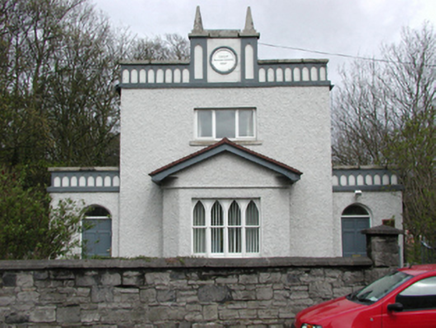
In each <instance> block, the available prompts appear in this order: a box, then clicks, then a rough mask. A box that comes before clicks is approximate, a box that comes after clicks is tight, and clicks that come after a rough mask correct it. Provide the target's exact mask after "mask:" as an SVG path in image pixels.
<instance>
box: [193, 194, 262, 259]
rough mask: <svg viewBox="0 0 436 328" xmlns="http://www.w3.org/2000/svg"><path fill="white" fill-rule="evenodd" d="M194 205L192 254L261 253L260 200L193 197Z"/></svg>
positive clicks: (234, 254) (242, 254)
mask: <svg viewBox="0 0 436 328" xmlns="http://www.w3.org/2000/svg"><path fill="white" fill-rule="evenodd" d="M193 206H194V208H193V221H192V222H193V224H192V251H193V254H203V255H206V256H224V257H226V256H229V257H230V256H233V257H234V256H256V255H259V253H260V216H259V209H258V200H250V199H236V200H233V199H201V200H194V202H193Z"/></svg>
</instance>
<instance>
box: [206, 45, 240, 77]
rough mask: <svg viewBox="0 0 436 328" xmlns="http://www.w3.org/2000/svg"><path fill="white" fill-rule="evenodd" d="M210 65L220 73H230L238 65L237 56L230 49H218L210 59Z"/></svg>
mask: <svg viewBox="0 0 436 328" xmlns="http://www.w3.org/2000/svg"><path fill="white" fill-rule="evenodd" d="M210 64H211V65H212V67H213V69H214V70H215V71H217V72H218V73H221V74H227V73H230V72H231V71H233V70H234V69H235V67H236V64H237V59H236V54H235V52H234V51H233V50H232V49H230V48H225V47H221V48H217V49H215V50H214V52H213V53H212V56H211V57H210Z"/></svg>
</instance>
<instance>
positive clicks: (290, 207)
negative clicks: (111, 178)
mask: <svg viewBox="0 0 436 328" xmlns="http://www.w3.org/2000/svg"><path fill="white" fill-rule="evenodd" d="M196 107H212V108H220V107H223V108H228V107H255V108H256V109H257V132H258V133H257V140H258V141H259V142H258V143H257V144H256V145H254V144H253V145H247V146H246V147H248V148H250V149H252V150H254V151H256V152H259V153H261V154H263V155H266V156H268V157H271V158H273V159H275V160H278V161H280V162H283V163H285V164H287V165H290V166H292V167H294V168H296V169H299V170H300V171H302V172H303V175H302V177H301V180H300V181H298V182H297V183H296V184H295V185H294V186H293V187H291V188H289V189H288V190H286V195H287V194H288V193H289V194H290V196H289V197H287V196H286V202H283V204H281V205H280V206H286V209H284V210H283V211H284V212H283V213H289V215H287V214H286V216H287V218H286V220H285V219H284V220H283V221H282V222H280V227H279V226H278V225H276V226H275V227H274V229H275V228H276V227H277V228H278V229H284V231H289V232H290V235H289V237H288V238H287V240H286V241H285V242H284V244H283V245H284V247H282V248H281V250H280V254H283V255H290V256H332V255H333V254H334V245H333V226H334V225H333V215H332V191H331V190H332V185H331V154H330V109H329V88H328V87H275V88H221V89H218V88H205V89H189V88H187V89H123V91H122V112H121V129H122V134H121V175H120V178H121V186H120V217H121V218H122V219H121V220H120V224H119V226H120V249H119V255H120V256H139V255H145V256H163V255H164V247H163V245H164V239H165V238H167V237H168V238H174V237H173V236H168V235H167V234H166V233H165V236H163V234H162V231H163V229H164V226H165V225H164V222H166V221H165V220H166V218H167V216H166V217H165V218H164V219H162V217H163V204H164V203H163V199H162V190H161V188H160V187H159V186H157V185H156V184H154V183H153V182H152V181H151V178H150V177H149V176H148V174H149V173H150V172H152V171H154V170H156V169H158V168H160V167H162V166H164V165H166V164H168V163H170V162H173V161H175V160H178V159H180V158H181V157H184V156H186V155H189V154H191V153H193V152H195V151H198V150H200V149H201V148H199V147H196V146H191V145H190V142H191V141H193V140H194V108H196ZM192 181H195V182H197V181H198V184H201V183H202V181H201V179H199V175H196V176H194V177H193V180H192ZM171 193H172V194H174V197H175V201H174V204H175V206H176V205H177V201H178V202H179V203H180V204H181V205H180V207H179V209H180V210H178V209H177V208H174V209H171V208H168V206H169V205H167V202H165V211H166V212H165V213H177V212H178V211H186V208H187V205H186V204H188V203H189V204H191V199H190V197H191V195H189V194H188V193H181V192H176V191H172V192H171ZM220 193H222V194H223V196H224V195H225V194H226V193H227V195H228V196H231V195H229V194H228V192H227V191H226V190H221V191H220ZM192 197H194V196H193V195H192ZM247 197H248V196H247ZM265 197H266V196H265ZM270 197H271V198H274V197H277V199H280V198H283V194H282V193H279V195H276V194H274V195H271V196H270ZM166 201H167V200H166ZM265 202H266V204H262V210H265V207H266V206H277V204H275V203H274V202H275V200H272V201H271V205H269V201H266V200H265ZM285 203H286V204H285ZM280 206H279V207H280ZM183 213H184V214H183ZM183 213H182V214H183V215H186V213H185V212H183ZM189 215H191V214H189ZM181 216H182V215H181ZM179 224H180V223H179ZM182 230H183V228H182ZM167 231H172V232H171V233H174V230H167ZM189 231H190V228H189ZM183 233H186V231H184V232H183ZM180 238H181V237H180V236H179V238H178V240H179V243H181V242H180ZM183 242H184V241H183ZM181 247H182V249H185V248H183V247H185V246H183V245H182V246H181ZM270 254H271V255H272V256H275V254H273V251H272V250H271V253H270ZM165 255H166V256H167V255H168V256H170V255H174V256H176V255H178V254H169V253H167V252H166V251H165Z"/></svg>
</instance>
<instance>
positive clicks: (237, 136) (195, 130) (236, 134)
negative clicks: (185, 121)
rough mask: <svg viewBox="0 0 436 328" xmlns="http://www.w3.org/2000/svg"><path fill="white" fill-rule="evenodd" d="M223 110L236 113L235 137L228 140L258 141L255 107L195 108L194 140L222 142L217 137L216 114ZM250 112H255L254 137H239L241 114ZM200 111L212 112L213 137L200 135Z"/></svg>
mask: <svg viewBox="0 0 436 328" xmlns="http://www.w3.org/2000/svg"><path fill="white" fill-rule="evenodd" d="M221 110H234V111H235V137H234V138H228V139H230V140H256V136H257V128H256V126H257V123H256V122H257V118H256V112H257V110H256V108H254V107H237V108H236V107H235V108H232V107H229V108H195V109H194V112H195V124H194V125H195V126H194V138H195V139H197V140H220V139H221V138H217V137H216V112H217V111H221ZM247 110H250V111H252V112H253V135H252V136H240V135H239V112H240V111H247ZM200 111H211V112H212V136H211V137H201V136H199V135H198V129H199V122H198V113H199V112H200Z"/></svg>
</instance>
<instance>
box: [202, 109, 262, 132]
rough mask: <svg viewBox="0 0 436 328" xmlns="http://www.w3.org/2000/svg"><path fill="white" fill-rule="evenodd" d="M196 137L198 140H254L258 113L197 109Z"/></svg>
mask: <svg viewBox="0 0 436 328" xmlns="http://www.w3.org/2000/svg"><path fill="white" fill-rule="evenodd" d="M195 114H196V137H197V138H198V139H222V138H229V139H253V138H255V134H256V131H255V126H256V122H255V121H256V117H255V116H256V115H255V114H256V112H255V110H254V109H253V108H250V109H245V108H239V109H231V108H229V109H196V110H195Z"/></svg>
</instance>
